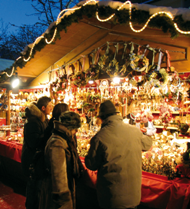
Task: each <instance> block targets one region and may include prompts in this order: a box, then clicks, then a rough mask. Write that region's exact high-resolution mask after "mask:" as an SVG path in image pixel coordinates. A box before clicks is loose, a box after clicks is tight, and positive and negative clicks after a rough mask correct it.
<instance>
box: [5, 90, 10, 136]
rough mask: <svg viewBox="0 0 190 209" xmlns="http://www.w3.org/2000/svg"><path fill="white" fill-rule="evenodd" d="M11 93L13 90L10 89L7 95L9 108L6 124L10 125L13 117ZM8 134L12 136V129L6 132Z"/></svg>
mask: <svg viewBox="0 0 190 209" xmlns="http://www.w3.org/2000/svg"><path fill="white" fill-rule="evenodd" d="M10 95H11V90H8V93H7V96H8V104H7V106H8V110H7V111H6V113H7V114H6V120H7V121H6V122H7V123H6V124H7V125H10V119H11V101H10ZM6 135H7V136H10V130H8V131H7V133H6Z"/></svg>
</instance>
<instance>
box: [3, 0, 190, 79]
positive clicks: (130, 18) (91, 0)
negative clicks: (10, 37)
mask: <svg viewBox="0 0 190 209" xmlns="http://www.w3.org/2000/svg"><path fill="white" fill-rule="evenodd" d="M97 2H98V1H96V0H89V1H87V2H85V3H84V4H83V5H82V6H78V7H75V8H71V9H69V8H68V9H64V10H62V11H61V12H60V13H59V14H58V16H57V20H56V22H55V24H56V26H57V25H58V24H59V22H60V20H61V19H62V18H63V17H64V15H66V13H65V12H67V11H76V10H79V9H81V8H82V7H84V6H86V5H88V4H90V3H94V4H96V3H97ZM126 4H129V20H130V21H129V26H130V28H131V30H132V31H134V32H136V33H140V32H142V31H143V30H145V28H146V27H147V26H148V23H149V22H150V20H151V19H152V18H154V17H156V16H157V15H160V14H165V15H167V16H168V17H169V18H170V19H171V20H172V21H173V20H174V18H173V15H172V14H171V13H169V12H164V11H160V12H156V13H154V14H153V15H151V17H149V19H148V20H147V22H146V23H145V24H144V26H143V27H142V28H141V29H139V30H136V29H134V27H133V24H132V21H131V20H132V14H131V13H132V4H131V2H130V1H126V2H124V3H123V4H122V5H121V6H120V7H119V8H118V9H117V10H118V11H119V10H121V9H122V8H123V7H124V6H125V5H126ZM114 16H115V13H113V14H112V15H110V16H109V17H108V18H106V19H101V18H100V17H99V14H98V11H97V12H96V18H97V20H99V21H101V22H107V21H109V20H111V19H112V18H113V17H114ZM174 27H175V29H176V30H177V31H178V32H179V33H182V34H190V31H183V30H181V29H179V27H178V25H177V23H174ZM56 34H57V27H55V30H54V33H53V36H52V38H51V39H50V40H49V41H48V39H47V38H45V36H44V34H43V35H41V36H39V37H38V38H36V40H35V41H34V43H33V44H32V47H31V49H30V53H29V56H28V58H23V60H24V61H25V62H28V61H29V60H30V59H31V57H32V53H33V50H34V47H35V45H36V44H37V43H38V42H39V41H40V40H41V39H44V38H45V42H46V43H47V44H51V43H52V42H53V41H54V39H55V36H56ZM20 58H21V57H19V58H18V59H20ZM18 59H17V60H18ZM17 60H16V61H17ZM16 61H15V62H16ZM13 72H14V67H13V68H12V72H11V74H8V73H7V72H3V74H4V73H5V74H6V75H7V77H11V76H12V74H13Z"/></svg>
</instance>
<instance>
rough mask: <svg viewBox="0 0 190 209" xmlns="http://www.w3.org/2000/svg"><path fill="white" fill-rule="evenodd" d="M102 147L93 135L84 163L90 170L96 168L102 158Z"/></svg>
mask: <svg viewBox="0 0 190 209" xmlns="http://www.w3.org/2000/svg"><path fill="white" fill-rule="evenodd" d="M103 153H104V151H103V147H102V144H101V142H100V141H99V139H98V137H97V136H96V135H95V136H94V137H93V138H92V139H91V141H90V149H89V151H88V154H87V155H86V157H85V165H86V167H87V168H88V169H90V170H93V171H95V170H97V169H98V168H99V167H100V166H101V163H102V160H103Z"/></svg>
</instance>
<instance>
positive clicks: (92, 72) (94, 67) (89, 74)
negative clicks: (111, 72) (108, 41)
mask: <svg viewBox="0 0 190 209" xmlns="http://www.w3.org/2000/svg"><path fill="white" fill-rule="evenodd" d="M99 52H100V50H98V52H97V54H96V51H95V52H94V53H93V54H92V64H91V65H90V68H88V69H87V70H86V71H85V73H86V78H87V79H88V80H96V79H98V78H99V73H100V66H99V65H98V64H97V62H98V58H99Z"/></svg>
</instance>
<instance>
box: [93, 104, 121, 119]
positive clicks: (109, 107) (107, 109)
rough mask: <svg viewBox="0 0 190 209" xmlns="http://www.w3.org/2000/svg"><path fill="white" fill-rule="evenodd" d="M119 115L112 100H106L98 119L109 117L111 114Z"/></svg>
mask: <svg viewBox="0 0 190 209" xmlns="http://www.w3.org/2000/svg"><path fill="white" fill-rule="evenodd" d="M114 113H119V111H117V110H116V108H115V105H114V104H113V103H112V101H110V100H106V101H104V102H103V103H101V105H100V110H99V115H98V116H97V117H100V118H101V117H102V116H107V115H110V114H114Z"/></svg>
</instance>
